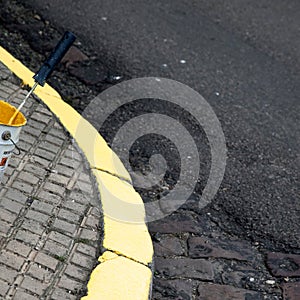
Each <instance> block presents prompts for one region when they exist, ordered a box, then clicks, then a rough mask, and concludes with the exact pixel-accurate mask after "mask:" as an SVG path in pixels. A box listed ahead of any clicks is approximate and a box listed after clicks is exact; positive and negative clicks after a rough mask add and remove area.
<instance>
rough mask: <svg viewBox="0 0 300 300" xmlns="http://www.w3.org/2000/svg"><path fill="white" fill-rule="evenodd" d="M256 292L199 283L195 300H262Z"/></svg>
mask: <svg viewBox="0 0 300 300" xmlns="http://www.w3.org/2000/svg"><path fill="white" fill-rule="evenodd" d="M263 299H264V298H263V296H262V295H261V294H259V293H257V292H253V291H250V290H245V289H239V288H235V287H232V286H229V285H220V284H209V283H201V284H200V285H199V286H198V296H197V297H196V300H263Z"/></svg>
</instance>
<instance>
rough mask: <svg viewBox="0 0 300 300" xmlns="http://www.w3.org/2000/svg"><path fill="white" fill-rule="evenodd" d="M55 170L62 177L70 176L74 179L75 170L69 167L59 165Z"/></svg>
mask: <svg viewBox="0 0 300 300" xmlns="http://www.w3.org/2000/svg"><path fill="white" fill-rule="evenodd" d="M55 170H56V171H57V172H58V173H59V174H62V175H65V176H68V177H72V176H73V174H74V172H75V171H74V169H72V168H69V167H67V166H62V165H57V166H56V167H55Z"/></svg>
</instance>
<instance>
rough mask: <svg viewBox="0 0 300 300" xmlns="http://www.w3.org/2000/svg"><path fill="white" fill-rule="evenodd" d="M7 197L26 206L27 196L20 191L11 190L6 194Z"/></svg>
mask: <svg viewBox="0 0 300 300" xmlns="http://www.w3.org/2000/svg"><path fill="white" fill-rule="evenodd" d="M5 196H6V197H7V198H9V199H12V200H14V201H17V202H20V203H22V204H24V203H25V201H26V199H27V196H26V195H24V194H23V193H22V192H20V191H18V190H14V189H9V190H8V191H7V192H6V194H5Z"/></svg>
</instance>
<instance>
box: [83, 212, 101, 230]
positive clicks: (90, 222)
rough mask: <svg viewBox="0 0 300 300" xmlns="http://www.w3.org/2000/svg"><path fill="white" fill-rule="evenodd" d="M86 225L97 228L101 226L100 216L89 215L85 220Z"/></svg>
mask: <svg viewBox="0 0 300 300" xmlns="http://www.w3.org/2000/svg"><path fill="white" fill-rule="evenodd" d="M85 225H86V226H89V227H92V228H94V229H97V228H98V226H99V218H96V217H94V216H91V215H89V216H88V217H87V219H86V221H85Z"/></svg>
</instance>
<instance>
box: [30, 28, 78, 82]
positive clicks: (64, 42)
mask: <svg viewBox="0 0 300 300" xmlns="http://www.w3.org/2000/svg"><path fill="white" fill-rule="evenodd" d="M75 39H76V37H75V35H74V34H73V33H72V32H69V31H66V32H65V34H64V35H63V37H62V38H61V40H60V41H59V42H58V44H57V45H56V47H55V48H54V50H53V51H52V53H51V54H50V56H49V57H48V58H47V60H46V61H45V62H44V64H43V65H42V66H41V68H40V69H39V71H38V72H37V73H36V74H35V75H34V76H33V79H34V80H35V82H37V83H38V84H39V85H41V86H44V84H45V82H46V80H47V78H48V77H49V76H50V75H51V73H52V72H53V70H54V68H55V67H56V65H57V64H58V63H59V62H60V61H61V59H62V58H63V57H64V55H65V54H66V53H67V51H68V50H69V48H70V47H71V46H72V44H73V43H74V41H75Z"/></svg>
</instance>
